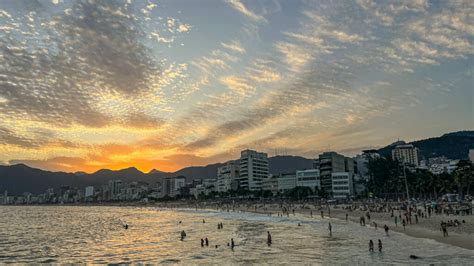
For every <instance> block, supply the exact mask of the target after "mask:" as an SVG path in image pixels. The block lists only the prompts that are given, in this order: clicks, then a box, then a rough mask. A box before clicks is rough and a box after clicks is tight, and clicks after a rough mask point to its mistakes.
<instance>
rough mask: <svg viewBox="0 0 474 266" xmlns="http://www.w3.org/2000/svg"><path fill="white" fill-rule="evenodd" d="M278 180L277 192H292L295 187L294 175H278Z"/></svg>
mask: <svg viewBox="0 0 474 266" xmlns="http://www.w3.org/2000/svg"><path fill="white" fill-rule="evenodd" d="M277 180H278V191H280V192H282V193H284V192H286V191H288V190H292V189H294V188H295V187H296V174H295V173H287V174H280V175H278V177H277Z"/></svg>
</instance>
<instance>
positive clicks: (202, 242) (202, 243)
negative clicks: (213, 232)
mask: <svg viewBox="0 0 474 266" xmlns="http://www.w3.org/2000/svg"><path fill="white" fill-rule="evenodd" d="M201 247H204V239H202V238H201Z"/></svg>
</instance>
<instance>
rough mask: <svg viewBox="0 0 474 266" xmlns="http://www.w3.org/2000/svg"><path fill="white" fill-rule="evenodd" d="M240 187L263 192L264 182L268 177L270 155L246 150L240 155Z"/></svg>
mask: <svg viewBox="0 0 474 266" xmlns="http://www.w3.org/2000/svg"><path fill="white" fill-rule="evenodd" d="M239 168H240V171H239V186H240V187H241V188H243V189H246V190H252V191H254V190H261V189H262V181H263V179H264V178H266V177H268V172H269V171H268V155H267V154H266V153H263V152H257V151H253V150H244V151H242V152H241V153H240V163H239Z"/></svg>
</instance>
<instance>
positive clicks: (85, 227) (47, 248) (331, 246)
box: [0, 206, 474, 265]
mask: <svg viewBox="0 0 474 266" xmlns="http://www.w3.org/2000/svg"><path fill="white" fill-rule="evenodd" d="M180 221H181V223H180ZM203 221H204V222H203ZM220 222H222V223H223V229H219V230H218V229H217V224H218V223H220ZM329 222H331V224H332V234H329V230H328V223H329ZM124 224H128V225H129V227H128V230H125V228H124V227H123V225H124ZM298 224H300V225H298ZM183 230H184V231H185V232H186V235H187V236H186V238H185V239H184V240H183V241H181V240H180V233H181V231H183ZM267 232H270V233H271V235H272V239H273V244H272V245H271V246H268V245H267V243H266V240H267ZM206 237H207V238H208V240H209V246H207V247H206V246H205V247H201V239H204V238H206ZM231 238H233V239H234V242H235V244H236V246H235V248H234V249H233V250H232V249H231V248H230V247H229V246H228V243H230V241H231ZM371 239H372V240H373V241H374V246H375V252H373V253H371V252H369V251H368V243H369V240H371ZM379 239H380V240H381V241H382V243H383V250H382V252H378V246H377V242H378V240H379ZM216 246H217V247H216ZM410 255H416V256H418V257H420V259H417V260H413V259H410V258H409V256H410ZM472 262H474V251H471V250H467V249H462V248H459V247H455V246H451V245H447V244H442V243H438V242H436V241H434V240H430V239H421V238H414V237H410V236H406V235H404V234H401V233H396V232H390V234H389V236H386V235H385V232H384V230H383V229H381V228H380V229H379V230H374V229H373V228H368V227H361V226H359V225H358V224H354V223H350V222H349V223H347V222H345V221H341V220H337V219H327V218H326V219H321V218H320V217H316V216H315V217H314V218H310V217H308V216H303V215H296V216H293V215H290V217H277V216H275V215H274V216H271V217H269V216H267V215H265V214H254V213H247V212H246V213H243V212H219V211H206V210H197V211H196V210H185V209H182V210H168V209H158V208H152V207H106V206H0V263H153V264H155V263H165V264H219V265H227V264H262V263H266V264H351V265H353V264H406V263H421V264H431V263H435V264H460V265H463V264H464V265H472V264H471V263H472Z"/></svg>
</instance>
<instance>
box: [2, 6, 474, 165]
mask: <svg viewBox="0 0 474 266" xmlns="http://www.w3.org/2000/svg"><path fill="white" fill-rule="evenodd" d="M473 11H474V3H472V1H428V0H426V1H424V0H420V1H397V2H394V3H391V4H385V5H383V4H381V3H380V2H379V1H370V0H364V1H362V0H361V1H355V2H353V3H352V2H346V1H328V2H324V3H314V2H313V3H312V2H310V1H277V0H275V1H239V0H227V1H217V0H216V1H210V0H209V1H195V2H190V1H60V0H52V1H3V2H0V37H1V38H0V49H1V51H2V52H1V54H0V62H1V64H0V164H15V163H25V164H27V165H30V166H32V167H38V168H41V169H46V170H54V171H67V172H75V171H85V172H94V171H96V170H99V169H103V168H107V169H114V170H116V169H123V168H127V167H137V168H138V169H139V170H141V171H143V172H148V171H150V170H151V169H158V170H161V171H175V170H178V169H181V168H184V167H187V166H192V165H206V164H210V163H215V162H224V161H227V160H230V159H235V158H237V157H238V154H239V153H240V150H244V149H246V148H250V149H255V150H259V151H264V152H267V153H269V154H272V152H273V151H275V150H280V151H286V153H288V154H292V155H300V156H304V157H307V158H315V157H316V156H317V155H318V154H319V153H321V152H322V151H327V150H334V151H337V152H339V153H342V154H345V155H354V154H356V153H357V152H359V151H361V150H363V149H368V148H375V147H382V146H385V145H388V144H390V143H392V142H394V141H396V140H397V139H403V140H405V141H412V140H416V139H422V138H428V137H436V136H440V135H442V134H444V133H448V132H452V131H458V130H470V129H473V125H474V109H473V102H474V98H473V97H474V94H473V91H472V88H473V76H472V66H473V65H472V64H473V51H474V49H473V48H474V47H473V44H472V43H473V39H474V25H472V23H470V21H472V14H473Z"/></svg>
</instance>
